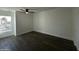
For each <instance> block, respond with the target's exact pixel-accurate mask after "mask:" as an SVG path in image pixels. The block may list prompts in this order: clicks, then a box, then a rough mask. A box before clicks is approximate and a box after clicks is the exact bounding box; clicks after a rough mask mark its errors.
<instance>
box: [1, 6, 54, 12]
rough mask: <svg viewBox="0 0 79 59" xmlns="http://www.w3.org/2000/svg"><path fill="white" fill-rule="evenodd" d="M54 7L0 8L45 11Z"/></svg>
mask: <svg viewBox="0 0 79 59" xmlns="http://www.w3.org/2000/svg"><path fill="white" fill-rule="evenodd" d="M54 8H55V7H0V10H16V11H19V10H20V9H29V10H31V11H33V12H39V11H45V10H49V9H54Z"/></svg>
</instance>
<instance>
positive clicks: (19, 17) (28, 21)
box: [16, 12, 33, 35]
mask: <svg viewBox="0 0 79 59" xmlns="http://www.w3.org/2000/svg"><path fill="white" fill-rule="evenodd" d="M32 25H33V15H32V14H28V15H26V14H25V13H21V12H16V35H20V34H24V33H27V32H30V31H32V30H33V28H32V27H33V26H32Z"/></svg>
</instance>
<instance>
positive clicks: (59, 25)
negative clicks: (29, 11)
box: [33, 8, 73, 40]
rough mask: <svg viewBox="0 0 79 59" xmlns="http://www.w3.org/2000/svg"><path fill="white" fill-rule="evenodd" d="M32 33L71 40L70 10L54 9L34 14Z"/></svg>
mask: <svg viewBox="0 0 79 59" xmlns="http://www.w3.org/2000/svg"><path fill="white" fill-rule="evenodd" d="M33 25H34V28H33V29H34V31H38V32H42V33H46V34H49V35H54V36H58V37H61V38H66V39H70V40H72V31H73V30H72V8H56V9H52V10H47V11H42V12H38V13H35V14H34V17H33Z"/></svg>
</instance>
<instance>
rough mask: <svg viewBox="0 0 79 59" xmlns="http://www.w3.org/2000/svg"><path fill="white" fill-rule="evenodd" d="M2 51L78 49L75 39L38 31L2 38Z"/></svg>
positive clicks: (0, 43)
mask: <svg viewBox="0 0 79 59" xmlns="http://www.w3.org/2000/svg"><path fill="white" fill-rule="evenodd" d="M0 51H76V47H75V46H74V43H73V41H70V40H67V39H62V38H58V37H55V36H50V35H46V34H42V33H38V32H34V31H32V32H29V33H26V34H23V35H20V36H17V37H15V36H10V37H6V38H0Z"/></svg>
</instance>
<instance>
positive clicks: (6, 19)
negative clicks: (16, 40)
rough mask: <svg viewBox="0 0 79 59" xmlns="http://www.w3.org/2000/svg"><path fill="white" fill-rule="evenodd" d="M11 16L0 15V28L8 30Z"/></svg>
mask: <svg viewBox="0 0 79 59" xmlns="http://www.w3.org/2000/svg"><path fill="white" fill-rule="evenodd" d="M10 28H11V16H0V30H10Z"/></svg>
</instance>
